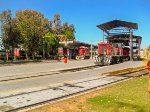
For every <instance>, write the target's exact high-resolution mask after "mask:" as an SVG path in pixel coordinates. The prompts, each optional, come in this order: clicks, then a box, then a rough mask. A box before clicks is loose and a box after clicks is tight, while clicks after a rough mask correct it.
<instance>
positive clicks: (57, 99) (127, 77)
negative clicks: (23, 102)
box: [0, 68, 148, 112]
mask: <svg viewBox="0 0 150 112" xmlns="http://www.w3.org/2000/svg"><path fill="white" fill-rule="evenodd" d="M140 71H143V72H142V73H141V72H140ZM138 72H140V74H139V75H136V76H132V73H138ZM129 74H131V76H129ZM147 74H148V71H147V68H145V69H140V70H137V71H133V72H130V73H123V74H119V76H120V75H123V76H124V77H125V78H124V79H119V80H117V81H114V82H110V83H107V84H104V85H101V86H97V87H93V88H89V89H86V90H82V91H79V92H76V93H71V94H68V95H64V96H60V97H57V98H54V99H51V100H46V101H42V102H38V103H35V104H31V105H27V106H24V107H19V108H15V109H11V110H8V111H6V112H16V111H21V110H24V109H27V108H30V107H36V106H39V105H44V104H46V103H50V102H54V101H59V100H61V99H64V98H68V97H73V96H75V95H78V94H81V93H85V92H88V91H90V90H94V89H97V88H102V87H106V86H109V85H112V84H115V83H119V82H122V81H125V80H129V79H133V78H136V77H140V76H144V75H147ZM125 75H128V76H125ZM110 76H112V75H106V76H104V77H102V78H106V77H110ZM114 76H115V75H114ZM117 76H118V75H116V77H117ZM93 80H98V79H93ZM88 81H90V80H87V81H85V82H88ZM78 83H82V82H78ZM63 86H67V85H63ZM59 87H62V86H58V87H55V88H56V89H57V88H59ZM55 88H54V89H55ZM48 89H53V88H52V87H50V88H47V90H48ZM44 90H46V89H41V90H38V91H32V92H27V93H21V94H30V93H34V92H39V91H44ZM21 94H18V95H21ZM15 96H17V95H15ZM9 97H13V95H12V96H7V97H3V98H0V99H4V98H9Z"/></svg>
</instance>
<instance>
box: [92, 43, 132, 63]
mask: <svg viewBox="0 0 150 112" xmlns="http://www.w3.org/2000/svg"><path fill="white" fill-rule="evenodd" d="M123 60H129V49H127V48H123V47H118V46H115V45H112V44H109V43H104V42H102V43H99V44H98V54H97V56H95V57H94V63H95V64H97V65H110V64H116V63H120V62H122V61H123Z"/></svg>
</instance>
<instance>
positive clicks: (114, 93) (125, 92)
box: [88, 77, 150, 112]
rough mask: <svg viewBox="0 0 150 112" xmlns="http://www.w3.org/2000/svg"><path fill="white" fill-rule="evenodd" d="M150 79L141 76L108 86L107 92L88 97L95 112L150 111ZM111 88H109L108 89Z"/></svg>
mask: <svg viewBox="0 0 150 112" xmlns="http://www.w3.org/2000/svg"><path fill="white" fill-rule="evenodd" d="M147 86H148V79H147V77H140V78H136V79H133V80H129V81H125V82H123V83H120V84H117V85H114V86H112V87H109V88H106V93H105V90H104V94H102V95H99V96H96V97H94V98H90V99H88V103H89V104H90V105H91V108H92V110H93V111H94V112H150V93H148V92H147ZM108 89H109V90H108Z"/></svg>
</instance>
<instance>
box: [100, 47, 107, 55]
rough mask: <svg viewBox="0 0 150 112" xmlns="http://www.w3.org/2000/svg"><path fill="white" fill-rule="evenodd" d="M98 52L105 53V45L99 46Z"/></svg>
mask: <svg viewBox="0 0 150 112" xmlns="http://www.w3.org/2000/svg"><path fill="white" fill-rule="evenodd" d="M100 54H106V46H101V47H100Z"/></svg>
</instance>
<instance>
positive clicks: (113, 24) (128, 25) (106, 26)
mask: <svg viewBox="0 0 150 112" xmlns="http://www.w3.org/2000/svg"><path fill="white" fill-rule="evenodd" d="M97 27H98V28H100V29H101V30H103V31H105V32H106V33H109V30H112V29H114V28H118V27H121V29H115V30H129V29H132V30H137V29H138V24H137V23H133V22H127V21H121V20H113V21H110V22H106V23H103V24H100V25H97Z"/></svg>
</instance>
